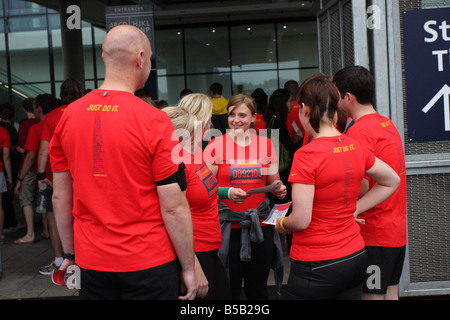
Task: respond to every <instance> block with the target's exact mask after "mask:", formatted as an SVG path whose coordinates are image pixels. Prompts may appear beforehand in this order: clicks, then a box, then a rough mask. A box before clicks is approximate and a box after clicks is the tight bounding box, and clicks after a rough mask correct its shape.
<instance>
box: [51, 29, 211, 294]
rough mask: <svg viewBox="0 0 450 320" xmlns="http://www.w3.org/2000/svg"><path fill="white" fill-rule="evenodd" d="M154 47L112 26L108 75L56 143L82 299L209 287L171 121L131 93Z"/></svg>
mask: <svg viewBox="0 0 450 320" xmlns="http://www.w3.org/2000/svg"><path fill="white" fill-rule="evenodd" d="M151 55H152V51H151V48H150V43H149V41H148V39H147V37H146V36H145V34H144V33H142V32H141V31H140V30H139V29H137V28H135V27H132V26H118V27H115V28H113V29H111V30H110V31H109V32H108V33H107V35H106V37H105V39H104V42H103V54H102V57H103V61H104V63H105V69H106V72H105V81H104V82H103V84H102V85H101V87H100V88H99V89H96V90H93V91H92V92H90V93H89V94H87V95H86V96H84V97H83V98H81V99H79V100H77V101H75V102H74V103H72V104H71V105H69V107H68V108H67V109H66V111H65V112H64V115H63V116H62V118H61V120H60V122H59V124H58V127H57V129H56V131H55V133H54V136H53V138H52V141H51V142H50V159H51V164H52V171H53V172H54V178H53V179H54V182H53V183H54V194H53V208H54V212H55V216H56V222H57V225H58V230H59V232H60V237H61V242H62V244H63V248H64V258H65V259H64V262H63V265H62V266H61V268H60V270H66V268H67V267H68V266H69V265H71V264H74V263H76V265H77V266H78V267H79V269H76V270H77V272H78V271H79V272H80V275H81V277H80V279H81V282H80V283H79V284H78V287H79V289H80V291H79V296H80V298H82V299H177V298H178V299H193V298H195V297H196V296H199V297H202V296H204V295H206V293H207V284H206V286H205V285H204V284H202V285H201V286H199V285H198V281H197V278H196V276H195V271H194V267H195V266H194V248H193V234H192V222H191V216H190V211H189V205H188V203H187V201H186V198H185V196H184V193H183V190H184V189H185V187H186V186H185V182H184V181H185V180H184V179H183V177H184V167H183V166H182V164H178V163H174V162H173V161H172V159H171V152H172V149H173V148H174V147H175V146H176V145H175V144H176V143H178V142H175V141H172V140H171V136H172V132H173V131H174V128H173V126H172V124H171V121H170V120H169V118H168V117H167V115H166V114H165V113H164V112H162V111H160V110H158V109H156V108H154V107H152V106H150V105H149V104H148V103H146V102H144V101H142V100H141V99H139V98H138V97H136V96H135V95H134V92H135V91H136V90H137V89H140V88H142V87H143V86H144V84H145V82H146V80H147V78H148V76H149V74H150V69H151V63H150V57H151ZM180 266H181V270H180ZM180 271H181V279H182V283H181V284H180V280H179V279H180ZM73 279H78V278H77V277H74V278H73ZM72 286H74V285H73V284H72ZM180 287H183V288H185V290H184V291H183V292H181V293H180V291H179V289H180Z"/></svg>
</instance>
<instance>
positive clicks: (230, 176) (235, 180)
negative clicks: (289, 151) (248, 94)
mask: <svg viewBox="0 0 450 320" xmlns="http://www.w3.org/2000/svg"><path fill="white" fill-rule="evenodd" d="M204 157H205V161H206V162H207V163H211V164H214V165H217V166H218V171H217V180H218V181H219V186H221V187H236V188H241V189H242V190H244V191H247V190H248V189H253V188H261V187H265V186H266V183H267V174H268V170H269V169H268V166H269V165H270V164H272V163H276V162H277V156H276V151H275V147H274V146H273V143H272V140H270V139H268V138H267V137H264V136H259V135H255V134H251V142H250V144H249V145H248V146H246V147H241V146H239V145H238V144H236V143H235V142H234V141H233V139H232V138H231V137H230V135H229V134H224V135H223V136H220V137H218V138H215V139H214V140H212V141H211V142H210V143H209V144H208V146H207V147H206V149H205V152H204ZM265 198H266V195H265V194H264V193H262V194H254V195H251V196H250V197H249V198H247V199H245V201H244V202H243V203H242V204H236V203H234V202H233V201H231V200H220V201H223V203H224V204H226V205H227V206H228V207H229V208H230V209H231V210H233V211H245V210H247V209H254V208H257V207H258V206H259V205H260V204H261V202H263V201H264V199H265ZM236 225H238V224H235V226H236Z"/></svg>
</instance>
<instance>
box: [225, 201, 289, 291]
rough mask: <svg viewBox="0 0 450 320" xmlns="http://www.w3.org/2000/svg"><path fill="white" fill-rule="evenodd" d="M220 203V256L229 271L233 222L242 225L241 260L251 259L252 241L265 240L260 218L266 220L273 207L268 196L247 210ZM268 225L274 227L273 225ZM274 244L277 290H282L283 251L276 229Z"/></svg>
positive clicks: (273, 263) (273, 266)
mask: <svg viewBox="0 0 450 320" xmlns="http://www.w3.org/2000/svg"><path fill="white" fill-rule="evenodd" d="M218 205H219V219H220V227H221V229H222V247H221V248H220V249H219V258H220V260H221V261H222V263H223V265H224V266H225V269H226V270H227V272H228V270H229V264H228V252H229V245H230V235H231V224H232V222H238V223H239V226H240V227H241V250H240V258H241V261H250V260H251V242H255V243H261V242H263V241H264V237H263V233H262V229H261V225H260V222H259V219H260V218H261V219H264V220H265V219H266V218H267V217H268V216H269V214H270V210H271V208H270V202H269V199H268V198H266V199H265V200H264V201H263V202H261V203H260V205H259V206H258V208H256V209H249V210H246V211H232V210H231V209H230V208H229V207H228V206H227V205H226V204H224V203H223V202H222V201H218ZM267 226H268V227H272V228H273V226H272V225H267ZM273 245H274V246H275V248H274V249H275V250H274V257H273V262H272V269H273V270H274V272H275V282H276V285H277V290H278V292H280V291H281V285H282V282H283V273H284V264H283V251H282V248H281V241H280V234H279V233H278V232H276V231H275V230H274V232H273Z"/></svg>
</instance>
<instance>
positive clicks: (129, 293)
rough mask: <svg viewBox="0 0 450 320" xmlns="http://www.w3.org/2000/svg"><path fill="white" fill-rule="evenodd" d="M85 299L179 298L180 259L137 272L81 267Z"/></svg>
mask: <svg viewBox="0 0 450 320" xmlns="http://www.w3.org/2000/svg"><path fill="white" fill-rule="evenodd" d="M80 270H81V273H80V280H81V285H80V291H79V297H80V299H81V300H176V299H177V298H178V295H179V277H180V266H179V263H178V260H173V261H172V262H169V263H166V264H163V265H160V266H158V267H154V268H150V269H145V270H140V271H134V272H102V271H93V270H87V269H82V268H80Z"/></svg>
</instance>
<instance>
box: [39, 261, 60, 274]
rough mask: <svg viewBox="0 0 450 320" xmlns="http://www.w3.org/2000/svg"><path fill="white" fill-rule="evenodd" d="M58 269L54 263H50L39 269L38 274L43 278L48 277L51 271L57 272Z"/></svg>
mask: <svg viewBox="0 0 450 320" xmlns="http://www.w3.org/2000/svg"><path fill="white" fill-rule="evenodd" d="M58 269H59V267H57V266H56V265H55V261H52V263H50V264H49V265H48V266H44V267H40V268H39V273H40V274H42V275H44V276H49V275H51V274H52V272H53V270H58Z"/></svg>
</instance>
